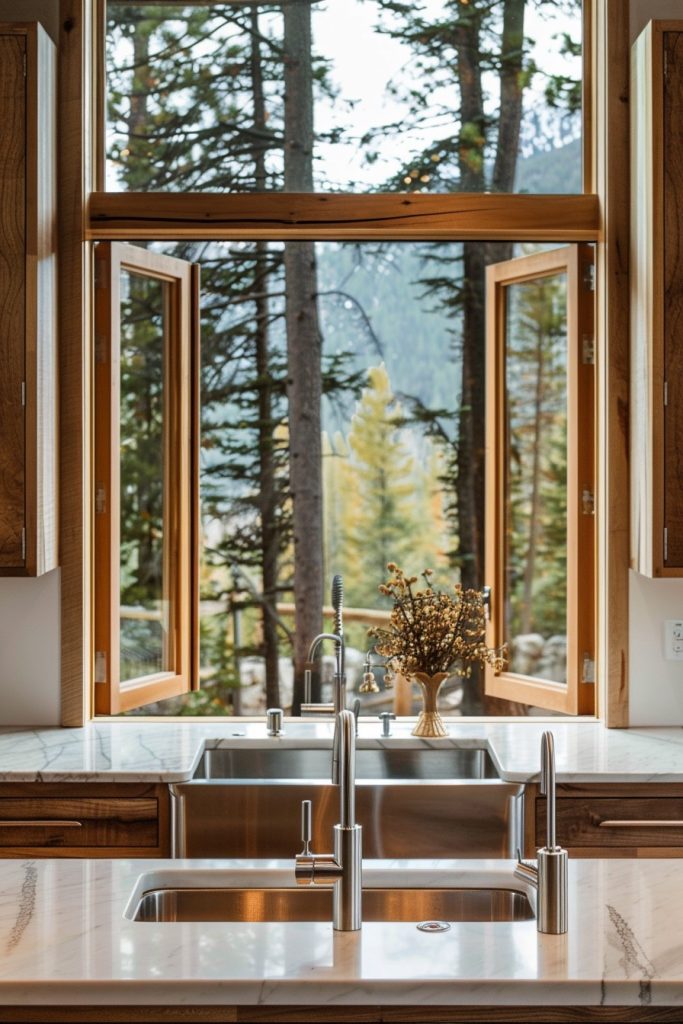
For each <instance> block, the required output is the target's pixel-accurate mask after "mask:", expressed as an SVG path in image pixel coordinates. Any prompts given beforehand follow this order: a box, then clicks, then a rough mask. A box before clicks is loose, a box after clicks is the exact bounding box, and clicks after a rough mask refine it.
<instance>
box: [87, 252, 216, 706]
mask: <svg viewBox="0 0 683 1024" xmlns="http://www.w3.org/2000/svg"><path fill="white" fill-rule="evenodd" d="M198 287H199V276H198V268H196V267H195V266H193V265H192V264H190V263H187V262H185V261H183V260H178V259H173V258H171V257H168V256H160V255H157V254H155V253H152V252H149V251H147V250H146V249H143V248H140V247H137V246H132V245H124V244H118V243H109V242H104V243H100V244H99V245H98V246H97V248H96V250H95V360H94V365H95V371H94V375H95V478H94V485H95V516H94V541H95V543H94V548H95V559H94V562H95V565H94V573H95V575H94V594H95V620H94V632H95V665H94V678H95V687H94V690H95V710H96V712H97V713H99V714H116V713H119V712H122V711H129V710H131V709H133V708H137V707H140V706H141V705H143V704H148V703H150V702H151V701H156V700H160V699H162V698H165V697H172V696H176V695H178V694H180V693H184V692H186V691H188V690H190V689H191V688H193V686H196V682H197V680H196V672H195V671H194V665H195V661H196V653H195V648H196V634H197V629H196V610H197V607H196V606H197V585H196V558H195V552H194V548H195V546H196V544H195V540H194V538H195V537H196V505H197V483H196V478H197V458H196V449H195V445H196V441H197V430H196V427H195V416H196V410H195V408H194V405H195V398H196V380H197V365H198V351H197V350H198V329H197V326H196V323H197V310H198Z"/></svg>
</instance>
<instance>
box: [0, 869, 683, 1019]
mask: <svg viewBox="0 0 683 1024" xmlns="http://www.w3.org/2000/svg"><path fill="white" fill-rule="evenodd" d="M512 868H513V864H512V862H510V861H487V862H471V861H460V862H458V861H445V860H442V861H421V862H416V861H413V862H410V861H406V862H400V861H394V862H389V861H373V862H371V863H370V864H369V866H368V868H367V870H366V872H365V877H364V882H365V884H366V885H370V886H372V885H380V886H385V885H390V884H392V882H393V880H394V879H395V878H396V877H398V878H399V879H400V880H401V882H402V884H407V885H424V884H426V883H428V882H429V883H430V884H431V885H437V886H448V885H458V884H460V885H477V884H482V880H483V879H485V878H489V879H491V878H493V880H494V882H495V883H496V884H510V882H511V881H512ZM179 876H180V877H181V878H183V877H185V878H186V879H187V881H188V884H190V885H192V884H194V885H206V884H212V885H231V884H232V885H244V884H254V885H292V884H293V876H292V867H291V864H289V863H285V862H282V861H269V862H255V863H254V864H252V865H251V866H249V864H248V863H247V862H243V861H242V862H240V861H196V862H192V861H177V862H173V864H172V866H170V864H169V862H168V861H106V860H103V861H101V860H95V861H93V860H90V861H88V860H41V861H35V862H26V861H23V862H22V861H19V860H8V861H5V862H3V870H2V872H1V873H0V950H2V951H3V955H2V956H1V957H0V1004H13V1003H14V1004H16V1003H17V1002H21V1003H25V1004H28V1005H31V1004H33V1005H38V1004H49V1003H53V1004H70V1003H75V1004H79V1003H80V1004H83V1003H92V1004H108V1003H112V1002H115V1003H117V1004H126V1003H131V1004H133V1003H150V1004H151V1003H155V1002H156V1003H168V1004H173V1003H177V1004H180V1003H196V1004H209V1005H210V1004H227V1005H230V1004H239V1003H252V1004H253V1003H263V1004H269V1003H278V1004H287V1003H317V1004H325V1003H332V1002H334V1003H338V1004H354V1003H361V1004H362V1003H368V1002H370V1003H375V1002H383V1003H389V1004H394V1005H400V1004H408V1005H409V1004H417V1003H419V1004H424V1005H430V1004H431V1005H439V1004H442V1005H444V1004H446V1005H447V1004H458V1003H464V1004H468V1003H470V1004H477V1003H484V1004H501V1005H520V1004H521V1005H562V1004H572V1005H577V1004H584V1005H596V1004H599V1003H602V1004H603V1005H612V1006H615V1005H634V1006H637V1005H653V1006H662V1005H679V1006H681V1007H683V945H682V944H681V940H680V936H679V930H678V922H679V921H680V920H681V918H682V915H683V862H681V861H674V860H645V859H644V860H614V861H590V860H585V861H579V860H575V861H572V862H570V875H569V885H570V894H569V895H570V899H569V909H570V917H569V931H568V933H567V934H566V935H545V936H544V935H539V934H538V932H537V931H536V924H535V922H534V921H518V922H514V923H509V922H507V923H505V922H502V923H493V922H469V923H464V922H457V921H456V922H453V923H452V927H451V930H450V931H448V932H444V933H440V934H426V933H423V932H418V931H417V929H416V927H415V924H414V923H410V922H407V923H406V922H404V923H393V924H388V923H382V922H371V923H366V924H364V925H363V928H362V930H361V931H360V932H358V933H338V934H335V933H333V930H332V927H331V923H329V922H315V923H304V922H299V923H254V922H245V921H241V922H240V921H237V922H225V923H223V922H209V923H201V922H187V923H185V922H184V923H165V924H155V923H150V922H144V923H143V922H135V921H133V920H131V917H130V914H127V913H126V908H127V907H128V906H129V904H130V902H131V900H132V899H134V898H135V894H136V893H139V891H140V887H141V886H142V887H143V888H145V887H146V886H147V885H149V884H155V885H156V884H158V885H162V884H169V885H170V884H177V881H178V877H179Z"/></svg>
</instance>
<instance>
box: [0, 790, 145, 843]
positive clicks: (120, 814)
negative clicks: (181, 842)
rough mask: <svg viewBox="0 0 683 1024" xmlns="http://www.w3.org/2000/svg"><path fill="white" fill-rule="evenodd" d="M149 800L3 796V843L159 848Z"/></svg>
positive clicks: (0, 823) (0, 831) (0, 810)
mask: <svg viewBox="0 0 683 1024" xmlns="http://www.w3.org/2000/svg"><path fill="white" fill-rule="evenodd" d="M158 845H159V806H158V801H157V800H156V799H153V798H138V799H135V798H133V799H131V798H125V797H122V798H120V799H119V798H114V797H93V798H91V797H77V798H54V799H52V798H49V797H48V798H44V797H37V798H30V797H28V798H24V797H21V798H2V799H0V848H2V847H62V846H64V847H70V848H73V847H75V848H79V847H87V846H99V847H110V848H111V847H114V848H117V847H152V848H154V847H157V846H158Z"/></svg>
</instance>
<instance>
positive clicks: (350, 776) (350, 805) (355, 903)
mask: <svg viewBox="0 0 683 1024" xmlns="http://www.w3.org/2000/svg"><path fill="white" fill-rule="evenodd" d="M337 722H338V727H337V730H336V733H337V735H338V736H339V769H340V770H339V824H338V825H335V826H334V829H333V834H334V853H313V852H312V851H311V849H310V844H311V837H312V835H313V828H312V809H311V801H310V800H304V801H302V804H301V839H302V841H303V844H304V846H303V850H302V851H301V853H300V854H298V856H297V858H296V866H295V874H296V880H297V882H298V883H299V885H334V895H333V909H332V926H333V928H334V929H335V931H338V932H355V931H358V929H359V928H360V926H361V923H362V918H361V891H362V872H363V843H362V841H363V829H362V828H361V826H360V825H357V824H356V732H355V722H354V717H353V712H352V711H346V710H342V711H340V712H339V714H338V715H337Z"/></svg>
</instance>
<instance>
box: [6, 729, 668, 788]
mask: <svg viewBox="0 0 683 1024" xmlns="http://www.w3.org/2000/svg"><path fill="white" fill-rule="evenodd" d="M550 727H551V728H552V730H553V733H554V735H555V748H556V757H557V777H558V781H560V782H681V781H683V729H681V728H670V729H664V728H641V729H628V730H622V729H605V728H603V726H602V725H601V724H600V723H599V722H586V721H577V722H566V721H553V722H552V724H551V726H550ZM411 728H412V723H411V721H410V720H402V721H400V722H398V723H395V724H394V725H393V726H392V730H393V735H392V736H391V737H389V738H388V739H382V738H381V737H380V735H379V732H380V727H379V723H378V722H375V721H373V720H365V721H361V724H360V730H359V738H358V745H359V747H372V746H381V747H397V746H411V747H419V748H425V749H430V748H436V747H439V748H443V747H444V746H455V747H477V746H483V747H486V748H487V749H488V750H489V752H490V754H491V757H492V759H493V761H494V764H495V765H496V768H497V769H498V771H499V772H500V774H501V777H502V778H503V779H504V780H506V781H508V782H529V781H532V780H536V779H538V771H539V746H540V737H541V733H542V732H543V730H544V729H546V728H548V722H547V720H545V721H539V720H538V719H536V720H533V721H531V720H529V721H514V722H503V721H499V722H483V721H473V722H467V721H463V720H462V719H453V720H451V721H450V722H449V728H450V735H449V736H448V738H446V739H443V740H424V739H417V738H416V737H414V736H411V735H410V729H411ZM331 740H332V725H331V723H329V722H299V721H287V723H286V733H285V735H284V736H282V737H279V738H277V739H273V738H269V737H267V735H266V728H265V723H264V721H263V720H261V721H240V720H231V721H228V722H221V721H206V720H196V721H183V722H164V721H158V722H149V721H146V722H140V721H136V720H134V719H130V720H128V721H125V722H120V723H119V722H92V723H91V724H89V725H87V726H86V727H85V728H82V729H4V730H2V729H0V782H33V781H39V782H40V781H43V782H88V781H91V782H97V781H99V782H136V781H140V782H162V783H163V782H182V781H184V780H186V779H189V778H191V776H192V773H193V771H194V769H195V767H196V765H197V763H198V761H199V759H200V757H201V755H202V753H203V751H204V749H205V747H233V748H238V749H239V748H240V747H263V746H268V747H272V746H274V745H276V744H277V745H280V746H310V747H327V746H329V745H330V743H331Z"/></svg>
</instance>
